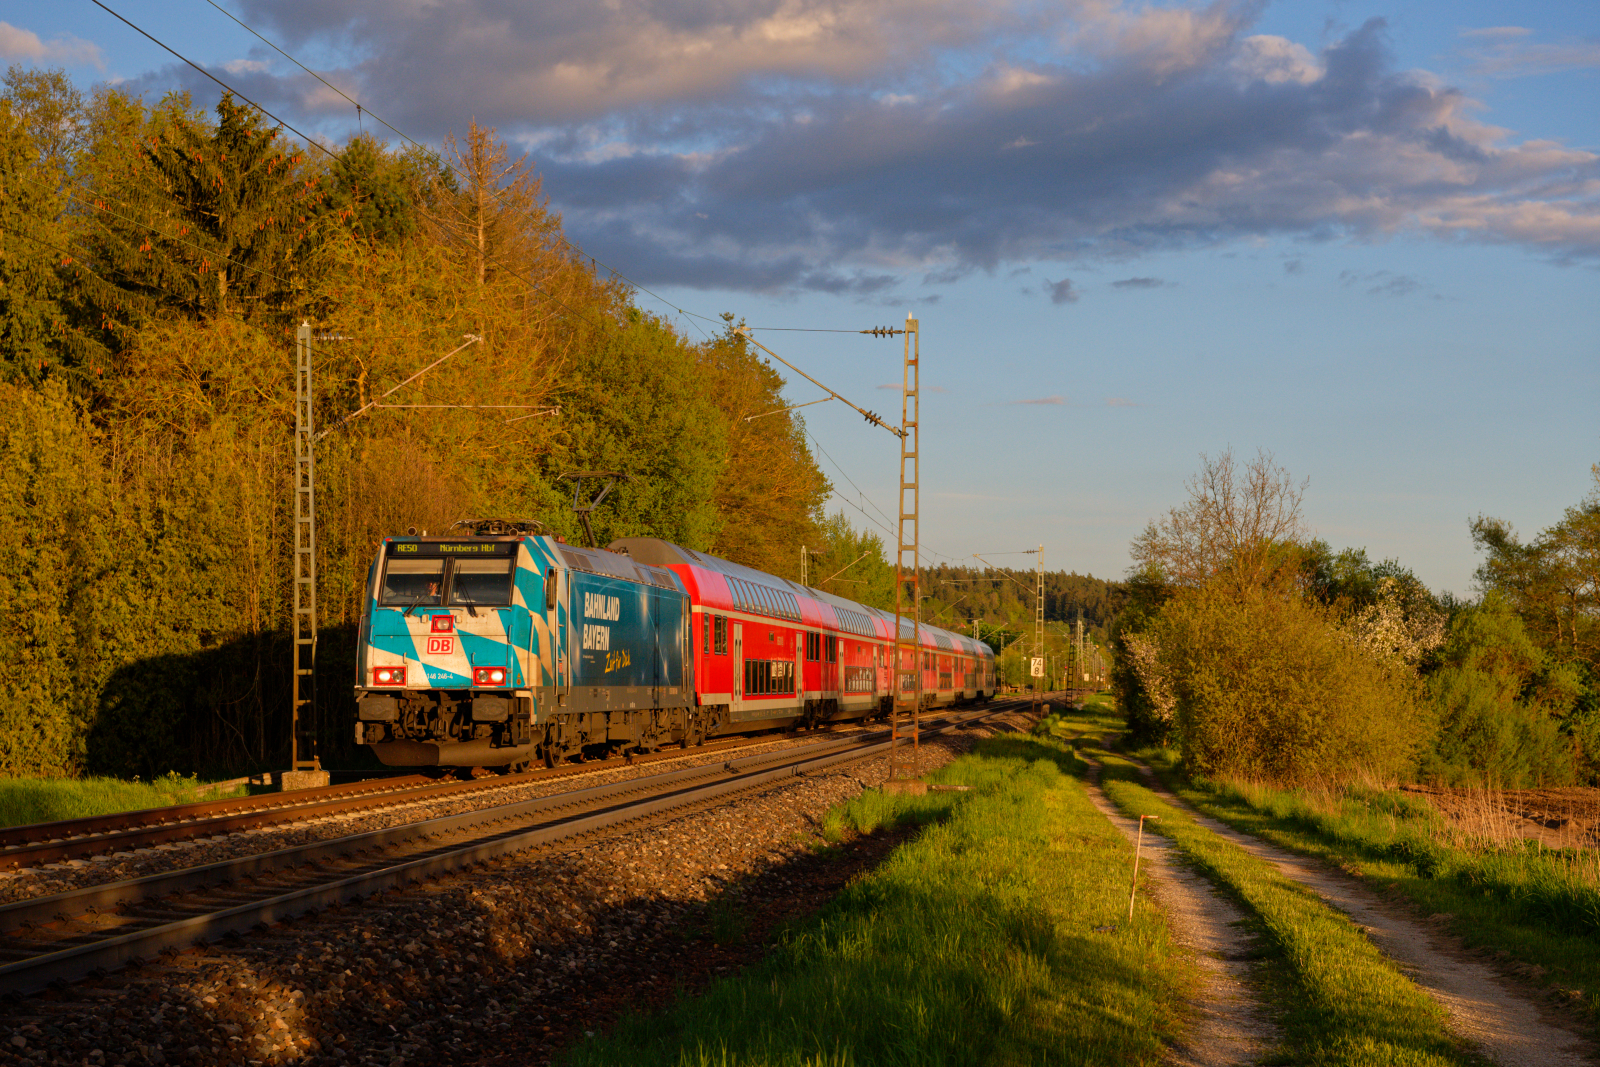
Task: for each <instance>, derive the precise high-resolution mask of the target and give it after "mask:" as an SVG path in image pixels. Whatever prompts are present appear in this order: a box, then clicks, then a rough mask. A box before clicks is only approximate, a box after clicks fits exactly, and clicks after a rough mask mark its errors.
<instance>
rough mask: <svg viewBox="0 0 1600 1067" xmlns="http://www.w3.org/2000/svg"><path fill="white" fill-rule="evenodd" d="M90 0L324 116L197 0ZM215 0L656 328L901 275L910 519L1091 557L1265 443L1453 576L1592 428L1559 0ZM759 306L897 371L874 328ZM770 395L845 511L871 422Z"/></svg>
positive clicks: (1316, 524) (857, 396) (129, 55)
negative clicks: (440, 161)
mask: <svg viewBox="0 0 1600 1067" xmlns="http://www.w3.org/2000/svg"><path fill="white" fill-rule="evenodd" d="M107 2H108V4H109V6H111V7H112V8H114V9H116V10H117V11H119V12H120V13H121V14H123V15H125V16H126V17H128V18H129V19H131V20H132V21H134V22H136V23H138V24H139V25H141V26H143V27H144V28H145V29H147V30H148V31H150V32H151V33H152V34H154V35H155V36H157V37H160V38H162V39H164V40H166V41H167V42H168V43H170V44H171V45H173V47H175V48H177V49H178V50H179V51H181V52H184V53H185V54H187V55H189V56H190V57H191V58H193V59H195V60H197V61H198V62H201V63H203V64H206V65H208V66H209V67H212V68H213V69H214V70H215V71H216V72H217V73H218V75H219V76H221V77H223V78H224V79H225V80H228V81H230V83H233V84H236V85H238V86H239V87H240V88H241V89H242V90H244V91H245V92H246V93H247V94H249V95H251V96H254V97H256V98H257V99H260V100H262V101H263V102H264V103H267V104H268V106H269V107H271V108H272V109H273V110H274V111H278V112H279V113H280V114H283V115H284V116H285V117H287V118H289V119H290V120H291V121H293V122H295V124H296V125H299V126H301V128H305V129H309V130H313V131H315V132H317V133H318V134H319V135H322V136H326V137H328V138H330V139H332V140H340V139H342V138H344V137H346V136H348V135H349V133H351V132H353V130H354V115H353V114H352V110H353V109H351V108H350V107H349V105H348V104H346V103H345V102H343V101H342V100H339V99H338V98H337V97H336V96H335V95H334V94H332V93H329V92H327V91H326V90H325V89H323V88H322V87H321V86H318V85H317V84H316V83H314V82H311V81H310V80H309V79H307V78H305V77H304V76H303V75H301V74H300V73H299V72H298V71H296V70H295V69H294V68H293V67H291V66H290V65H288V64H287V63H285V62H284V61H282V60H281V59H279V58H277V57H275V56H274V55H273V54H272V53H270V52H268V51H267V50H265V48H264V47H263V46H262V45H261V44H260V42H259V41H256V40H255V39H253V38H251V37H250V36H249V35H248V34H246V33H245V32H244V31H243V30H241V29H239V28H238V27H237V26H236V25H234V24H233V23H232V22H230V21H229V20H228V19H227V18H226V17H225V16H224V15H223V14H222V13H220V12H219V11H218V10H216V8H215V7H213V6H212V5H210V4H208V3H207V2H206V0H163V2H159V3H158V2H151V0H115V2H113V0H107ZM219 2H223V0H219ZM224 6H225V7H227V8H228V10H230V11H232V12H233V13H234V14H236V15H238V16H239V17H240V18H242V19H244V20H245V21H246V22H248V23H250V24H251V25H252V26H254V27H255V28H256V29H258V30H260V31H261V32H262V33H264V34H266V35H267V36H269V37H271V38H272V39H273V40H275V41H276V42H278V43H280V44H282V45H283V46H284V47H285V48H286V49H287V50H289V51H290V52H292V53H293V54H295V55H296V56H297V57H298V58H300V59H302V60H304V61H305V62H307V63H308V64H310V65H312V66H315V67H316V68H317V69H318V70H319V71H322V72H323V73H325V74H326V75H327V76H328V77H329V78H330V80H332V81H334V82H335V83H336V84H338V85H340V86H341V88H344V89H345V90H346V91H347V92H349V93H350V95H352V96H354V97H356V98H357V99H360V100H362V101H363V103H364V104H366V106H368V107H369V108H370V109H374V110H376V111H377V113H378V114H380V115H381V116H383V117H384V118H386V119H388V120H389V121H391V122H393V123H394V124H395V125H396V126H398V127H400V128H401V129H403V130H405V131H406V132H407V133H408V134H410V135H411V136H414V137H416V138H418V139H419V140H424V141H437V140H438V139H439V138H441V137H442V136H443V135H444V134H446V133H447V132H449V131H451V130H455V131H460V130H461V129H462V128H464V127H465V126H466V124H467V122H468V120H469V119H471V118H476V119H477V120H478V121H480V122H482V123H485V124H491V125H494V126H497V127H498V128H499V129H500V131H501V132H502V133H503V134H504V135H505V136H507V137H508V139H510V140H512V141H513V143H515V144H518V145H521V146H523V147H525V148H526V149H528V150H529V151H530V152H531V153H532V157H533V159H534V161H535V162H536V163H537V164H538V166H539V168H540V170H541V172H542V173H543V174H544V175H545V183H546V185H545V187H546V191H547V192H548V193H549V194H550V195H551V198H552V200H553V202H554V203H555V205H556V206H557V207H558V208H560V209H561V210H562V211H563V212H564V214H565V217H566V220H567V225H568V232H569V235H570V236H571V237H572V238H573V239H574V240H575V241H577V242H579V243H580V244H581V245H582V246H583V247H584V248H585V249H587V250H589V251H592V252H594V253H595V254H597V255H598V256H599V257H600V258H601V259H602V260H604V261H606V262H608V263H611V264H612V265H613V266H614V267H616V268H617V269H619V270H620V271H621V272H622V273H624V274H626V275H627V276H628V277H630V278H632V279H634V280H635V281H637V282H639V283H641V284H643V285H645V286H647V287H648V288H649V289H650V290H652V291H653V292H655V293H657V294H660V295H661V296H662V297H663V298H664V301H665V302H664V303H656V302H654V301H653V300H652V298H651V297H649V296H646V295H645V294H641V303H643V304H644V305H645V306H646V307H652V306H653V307H656V308H658V309H660V310H662V311H664V312H665V313H667V314H668V315H669V316H670V317H672V318H674V319H676V320H678V321H679V322H680V323H681V325H682V327H683V328H684V329H685V330H686V331H688V332H689V333H690V334H691V335H697V331H699V330H700V329H702V328H704V329H711V328H712V327H711V326H709V325H707V324H706V323H704V322H703V321H702V320H701V319H698V318H696V317H695V316H705V317H708V318H715V316H716V315H717V314H718V313H720V312H722V311H733V312H735V313H736V314H738V315H740V316H741V317H743V318H744V319H745V320H746V321H747V322H749V323H750V324H751V325H752V326H756V327H777V326H785V327H827V328H847V329H861V328H865V327H870V326H875V325H884V324H895V323H897V322H898V321H899V320H900V319H903V318H904V317H905V315H906V314H907V313H908V312H909V313H912V314H915V315H916V316H917V317H918V319H919V321H920V322H921V325H922V329H923V357H924V358H923V367H924V387H925V389H927V390H928V393H927V395H926V397H925V399H924V413H923V430H924V452H925V469H924V472H923V486H924V498H923V514H924V526H923V541H924V544H925V545H926V546H927V547H928V548H929V549H930V550H931V551H933V552H936V553H938V554H939V555H940V556H947V557H953V558H957V559H960V558H962V557H967V556H969V555H970V554H971V553H974V552H983V553H987V552H991V551H1004V550H1009V549H1017V548H1023V547H1028V546H1032V545H1035V544H1040V543H1042V544H1043V545H1044V546H1045V561H1046V564H1047V565H1048V566H1051V567H1063V568H1070V569H1076V570H1079V571H1088V572H1092V573H1095V574H1098V575H1104V576H1117V575H1120V574H1121V573H1122V572H1123V571H1124V569H1125V568H1126V566H1127V564H1128V556H1127V548H1128V543H1129V541H1130V540H1131V539H1132V538H1133V537H1134V536H1135V535H1136V534H1137V533H1138V532H1139V530H1140V529H1142V527H1143V526H1144V524H1145V523H1146V522H1147V521H1149V520H1150V519H1152V518H1155V517H1157V516H1158V515H1160V514H1161V513H1162V512H1164V511H1165V510H1166V509H1167V508H1168V507H1171V506H1173V505H1175V504H1179V503H1181V502H1182V500H1183V497H1184V481H1185V479H1186V478H1187V477H1189V476H1190V475H1192V474H1193V472H1194V471H1195V470H1196V468H1197V467H1198V465H1199V462H1200V460H1199V456H1200V454H1201V453H1202V452H1206V453H1213V454H1214V453H1216V452H1219V451H1221V450H1223V449H1226V448H1230V447H1231V448H1233V449H1234V450H1235V452H1236V453H1238V454H1240V455H1241V456H1249V455H1252V454H1253V453H1254V452H1255V451H1256V449H1258V448H1263V449H1266V450H1268V451H1270V452H1271V453H1272V454H1273V455H1274V456H1275V457H1276V459H1277V461H1278V462H1279V463H1280V464H1282V465H1283V466H1284V467H1286V468H1288V470H1289V471H1290V472H1291V473H1293V474H1294V475H1295V476H1296V477H1297V478H1307V479H1309V483H1310V484H1309V487H1308V489H1307V491H1306V495H1305V513H1306V518H1307V521H1308V523H1309V525H1310V527H1311V528H1312V529H1313V530H1314V531H1315V532H1316V533H1318V534H1319V535H1321V536H1323V537H1325V538H1327V539H1328V540H1329V541H1330V542H1331V543H1332V544H1333V545H1334V546H1335V547H1346V546H1353V547H1364V548H1366V549H1367V551H1368V553H1369V554H1370V555H1371V556H1372V557H1373V558H1375V559H1381V558H1387V557H1395V558H1398V559H1400V560H1401V561H1402V562H1403V563H1405V564H1407V565H1409V566H1411V567H1412V568H1414V569H1415V570H1416V571H1417V573H1418V574H1419V575H1420V576H1421V577H1422V578H1423V579H1424V580H1425V581H1427V582H1428V583H1429V584H1430V585H1431V586H1433V587H1434V588H1436V589H1448V590H1451V591H1455V592H1458V593H1459V592H1466V591H1467V590H1468V589H1469V587H1470V583H1471V573H1472V570H1473V567H1474V566H1475V557H1474V554H1473V551H1472V545H1471V541H1470V538H1469V536H1468V534H1467V521H1468V519H1469V518H1471V517H1472V516H1474V515H1477V514H1487V515H1495V516H1499V517H1503V518H1506V519H1509V520H1510V521H1511V522H1512V523H1513V524H1514V525H1515V526H1516V527H1517V528H1518V529H1519V530H1520V531H1522V532H1523V533H1524V534H1532V533H1534V532H1536V531H1537V530H1538V529H1540V528H1541V527H1544V526H1547V525H1549V524H1551V523H1553V522H1555V521H1558V520H1559V519H1560V517H1561V513H1562V510H1563V509H1564V508H1565V507H1567V506H1570V505H1572V504H1574V503H1576V502H1577V501H1578V500H1579V499H1580V498H1581V497H1583V495H1584V494H1585V493H1586V492H1588V491H1589V489H1590V487H1591V484H1592V482H1591V476H1590V472H1589V467H1590V464H1592V463H1595V462H1596V461H1600V419H1597V415H1600V370H1597V368H1600V359H1597V356H1600V351H1597V349H1600V341H1597V338H1600V311H1597V308H1600V300H1597V299H1596V297H1597V293H1596V289H1597V285H1600V108H1597V107H1596V106H1595V104H1596V101H1597V100H1600V91H1597V90H1600V5H1596V4H1593V3H1578V2H1564V3H1544V4H1538V5H1529V4H1513V3H1509V2H1491V0H1479V2H1455V3H1416V2H1412V3H1407V4H1392V3H1391V4H1390V5H1388V6H1385V5H1383V4H1373V3H1344V2H1336V3H1323V2H1300V3H1276V4H1263V3H1255V4H1251V3H1235V4H1229V3H1216V4H1206V5H1201V4H1187V5H1186V4H1181V3H1168V4H1150V5H1139V4H1125V3H1119V2H1117V0H1070V2H1059V3H1053V4H1045V3H1034V2H1028V0H1015V2H1003V0H1000V2H987V3H985V2H973V0H915V2H913V0H828V2H826V3H824V2H822V0H718V2H717V3H709V2H706V0H618V2H616V3H612V4H605V5H601V4H592V5H571V4H559V3H554V2H539V3H530V2H527V0H456V2H453V3H430V4H423V3H396V2H381V3H380V2H379V0H226V2H224ZM0 23H3V24H0V52H3V53H4V58H6V59H7V61H9V62H21V63H25V64H37V65H43V66H64V67H66V68H67V69H68V70H69V71H70V72H71V74H72V75H73V77H74V78H75V79H77V80H78V81H79V82H80V83H81V84H83V85H85V86H88V85H90V84H93V83H94V82H96V81H115V82H118V83H121V84H124V85H127V86H129V87H131V88H133V89H136V90H138V91H142V92H145V93H146V94H148V95H149V96H150V97H151V98H152V99H153V98H155V97H156V96H158V95H159V94H160V93H161V92H163V91H165V90H167V89H169V88H175V87H185V88H190V89H192V90H193V91H194V92H195V94H196V97H197V98H198V99H202V100H205V99H211V98H214V93H213V92H212V91H211V90H210V88H209V86H208V84H207V83H206V82H204V80H203V79H201V78H200V77H199V76H198V75H196V74H194V72H192V71H189V70H187V69H186V68H183V67H181V66H179V65H177V64H176V63H175V62H174V61H173V60H172V59H171V57H170V56H168V55H166V54H165V53H163V52H161V51H160V50H159V49H158V48H157V47H156V46H155V45H152V44H151V43H149V42H148V41H145V40H144V39H142V38H140V37H138V35H137V34H135V33H134V32H133V31H132V30H130V29H128V28H127V27H125V26H123V25H122V24H120V23H118V22H117V21H116V20H115V19H113V18H112V17H111V16H110V15H108V14H106V13H105V12H104V11H102V10H101V9H100V8H98V7H97V6H95V5H94V4H92V3H90V2H89V0H58V2H55V3H51V4H48V5H40V4H37V3H19V2H16V0H0ZM369 129H370V125H369ZM679 309H682V312H683V313H684V314H682V315H680V314H679ZM758 336H759V337H760V339H761V340H762V341H763V342H764V343H766V344H768V345H769V346H772V347H773V348H774V349H776V350H777V351H779V352H780V353H781V354H782V355H784V356H785V358H787V359H790V360H791V361H793V362H796V363H798V364H800V365H802V366H804V367H805V368H806V369H807V370H808V371H810V372H811V373H812V374H814V375H815V376H817V377H818V378H820V379H821V380H823V381H824V382H827V383H828V384H829V385H830V386H832V387H833V388H835V389H837V390H839V391H840V392H842V393H845V394H846V395H848V396H850V397H851V398H852V399H854V400H856V401H857V402H858V403H861V404H863V405H864V406H867V407H870V408H873V409H875V410H878V411H882V412H884V413H886V414H887V413H890V412H891V411H892V412H896V413H897V412H898V403H897V399H898V398H897V397H896V395H895V391H894V390H890V389H884V388H882V387H883V386H885V385H888V384H889V383H894V382H897V381H898V379H899V348H898V345H897V343H895V342H891V341H883V340H873V339H870V338H860V337H854V336H849V335H843V334H833V333H777V332H773V333H765V334H759V335H758ZM792 392H793V396H794V400H795V402H797V403H798V402H804V401H806V400H811V399H814V398H815V397H816V396H817V395H818V394H817V393H816V392H815V390H813V389H812V388H811V387H809V386H806V385H804V383H800V384H797V385H795V386H794V387H793V390H792ZM806 416H807V423H808V426H809V428H810V430H811V432H812V433H813V435H814V436H815V438H816V440H817V442H818V443H819V445H820V446H821V449H822V450H823V452H825V453H826V455H824V456H822V457H820V458H821V462H822V464H823V468H824V470H825V471H826V472H827V473H828V474H829V476H830V477H831V478H832V480H833V481H834V483H835V485H836V487H837V489H838V490H839V493H840V494H841V499H840V500H839V501H836V504H837V506H841V507H845V508H846V511H847V513H848V514H850V515H851V516H852V517H853V518H855V519H857V520H858V521H860V522H863V523H865V522H866V519H865V518H864V514H870V515H871V516H872V517H873V518H874V519H876V520H877V521H878V522H885V521H886V520H884V519H883V518H882V516H881V515H880V514H879V512H878V509H881V510H882V511H884V512H890V513H892V512H893V506H894V505H893V500H894V489H893V487H894V482H895V473H896V459H897V451H896V446H895V442H894V439H893V438H892V437H890V436H889V435H887V434H885V433H883V431H881V430H876V429H873V428H871V427H869V426H867V425H866V424H864V423H863V422H862V420H861V419H860V417H859V416H857V415H855V414H854V413H852V412H850V411H849V410H848V409H845V408H843V407H842V406H840V405H837V404H825V405H819V406H817V407H812V408H808V409H807V410H806ZM830 457H831V458H830ZM835 461H836V462H835ZM857 507H860V508H862V509H864V510H863V511H857V510H855V508H857ZM997 561H998V560H997ZM1010 562H1013V563H1017V564H1024V563H1025V562H1027V561H1025V560H1023V559H1022V558H1020V557H1016V558H1013V559H1011V560H1010Z"/></svg>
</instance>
